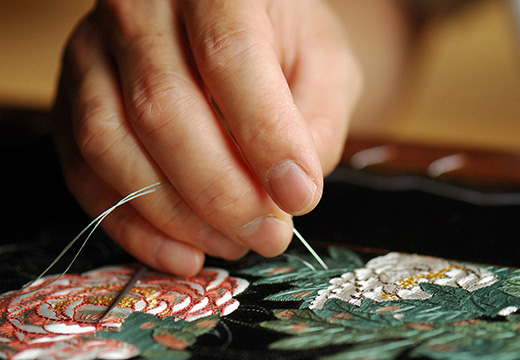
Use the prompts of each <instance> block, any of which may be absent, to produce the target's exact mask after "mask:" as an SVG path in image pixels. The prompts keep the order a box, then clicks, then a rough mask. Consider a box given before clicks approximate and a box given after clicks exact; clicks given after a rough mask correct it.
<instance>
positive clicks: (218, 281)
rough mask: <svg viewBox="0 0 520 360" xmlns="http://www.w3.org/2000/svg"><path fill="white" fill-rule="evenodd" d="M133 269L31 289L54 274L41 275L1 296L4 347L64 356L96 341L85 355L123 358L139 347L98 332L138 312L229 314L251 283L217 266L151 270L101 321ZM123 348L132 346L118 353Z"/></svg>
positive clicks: (1, 341)
mask: <svg viewBox="0 0 520 360" xmlns="http://www.w3.org/2000/svg"><path fill="white" fill-rule="evenodd" d="M134 272H135V267H134V266H131V265H127V266H114V267H107V268H102V269H99V270H94V271H90V272H87V273H84V274H82V275H74V274H71V275H65V276H63V277H62V278H61V279H59V280H58V281H55V282H53V283H51V284H49V285H48V286H45V287H43V288H41V289H38V290H37V291H34V292H30V293H27V291H29V290H31V289H32V288H36V287H39V286H40V285H42V284H44V283H47V282H49V281H50V280H51V278H43V279H41V280H40V281H38V282H36V283H34V284H32V285H31V286H30V287H29V288H26V289H24V291H23V292H20V295H17V292H11V293H7V294H4V295H3V296H2V297H0V306H1V308H0V323H1V325H0V349H4V350H3V353H4V354H6V355H8V354H11V355H12V354H14V352H15V351H16V350H21V349H25V350H27V351H29V350H28V348H33V349H34V351H43V349H46V350H45V351H50V352H51V353H52V352H55V350H54V349H56V352H58V353H60V354H62V355H63V354H66V353H67V352H68V351H69V350H67V349H69V348H70V346H72V347H76V350H77V351H79V350H80V348H81V351H83V349H91V348H92V347H91V346H90V347H89V346H84V343H85V341H87V342H89V344H95V345H96V346H95V348H96V350H95V351H94V350H88V354H87V355H85V356H86V357H80V358H81V359H87V358H88V359H91V358H95V357H96V356H99V352H100V351H101V352H102V351H104V350H100V349H101V348H103V346H105V347H106V349H109V350H110V349H119V350H118V351H119V353H124V354H127V355H128V356H126V355H125V357H123V358H127V357H130V356H135V355H136V349H135V348H132V347H131V346H130V345H128V344H125V343H123V342H116V341H113V340H102V339H98V338H96V337H95V332H96V331H98V330H110V329H117V328H120V327H121V324H122V323H123V322H124V320H125V319H126V318H127V317H128V316H129V315H130V314H131V313H133V312H135V311H139V312H143V313H147V314H152V315H156V316H158V317H160V318H164V317H173V318H174V319H175V320H180V319H183V320H186V321H192V320H195V319H198V318H201V317H204V316H208V315H212V314H221V315H227V314H229V313H231V312H232V311H234V310H235V309H236V308H237V307H238V306H239V303H238V301H237V300H236V299H234V298H233V296H234V295H237V294H239V293H240V292H242V291H243V290H244V289H246V288H247V286H248V285H249V283H248V282H247V281H246V280H243V279H239V278H233V277H230V276H229V274H228V272H227V271H225V270H222V269H217V268H205V269H203V270H202V271H201V273H200V274H199V275H197V276H194V277H190V278H185V279H180V278H175V277H172V276H170V275H166V274H163V273H158V272H149V273H148V274H147V275H146V276H145V277H143V278H142V279H141V280H140V281H138V282H137V283H136V284H135V285H134V287H133V288H132V289H131V291H130V292H129V293H128V295H127V296H125V297H124V298H123V299H122V300H121V301H120V303H119V305H118V306H117V307H116V308H114V309H113V310H112V312H111V313H110V315H109V316H108V317H107V318H106V319H104V320H103V321H99V319H100V317H101V316H102V315H103V314H104V312H105V311H106V309H107V307H108V306H109V305H110V304H111V303H112V301H113V300H114V299H115V297H116V296H117V295H118V294H119V292H120V291H121V290H122V288H123V287H124V285H125V284H126V283H127V281H128V280H129V279H130V277H131V276H132V274H133V273H134ZM94 340H95V341H94ZM74 344H76V345H74ZM80 345H81V346H80ZM125 346H126V347H128V349H127V350H125V351H120V350H121V349H122V348H125ZM49 349H51V350H49ZM59 349H63V351H62V350H59ZM125 349H126V348H125ZM85 351H87V350H85ZM116 353H117V351H116ZM42 354H43V353H42ZM91 354H97V355H96V356H93V357H92V356H91ZM0 355H1V353H0ZM75 355H78V354H76V353H75ZM46 356H47V355H46ZM111 356H112V355H111ZM114 356H115V355H114ZM51 357H52V356H51ZM57 358H68V356H66V355H63V356H58V357H57Z"/></svg>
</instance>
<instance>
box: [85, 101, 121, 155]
mask: <svg viewBox="0 0 520 360" xmlns="http://www.w3.org/2000/svg"><path fill="white" fill-rule="evenodd" d="M76 116H77V118H78V125H77V126H76V130H75V137H76V143H77V145H78V148H79V150H80V152H81V153H82V155H83V156H84V157H85V158H86V159H89V160H90V161H96V160H100V159H101V158H103V157H104V156H105V155H106V154H107V153H108V152H109V150H110V149H111V148H112V147H113V146H114V144H115V143H116V141H117V140H116V139H115V136H114V133H115V129H114V126H119V125H117V124H119V120H120V119H119V118H118V116H117V115H115V114H113V113H111V112H110V111H109V110H108V109H107V108H106V106H105V100H104V99H103V98H102V97H100V96H97V97H92V98H90V99H88V100H85V101H84V102H82V103H81V104H80V105H78V107H77V115H76Z"/></svg>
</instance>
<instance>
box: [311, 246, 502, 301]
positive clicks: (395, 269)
mask: <svg viewBox="0 0 520 360" xmlns="http://www.w3.org/2000/svg"><path fill="white" fill-rule="evenodd" d="M496 280H497V277H496V275H495V274H493V273H491V272H489V271H487V270H485V269H483V268H479V267H477V266H468V265H460V264H456V263H453V262H451V261H448V260H445V259H440V258H435V257H430V256H420V255H410V254H401V253H389V254H388V255H385V256H381V257H377V258H374V259H372V260H370V261H369V262H367V264H366V265H365V267H363V268H361V269H357V270H354V272H349V273H345V274H343V275H342V276H341V277H338V278H334V279H332V280H330V284H331V286H329V287H328V288H327V289H326V290H322V291H320V292H319V294H318V296H317V297H316V299H314V300H313V302H312V303H311V305H310V306H309V307H310V308H311V309H321V308H323V305H324V304H325V302H326V301H327V300H328V299H330V298H337V299H340V300H343V301H346V302H349V303H351V304H353V305H357V306H359V305H361V303H362V302H363V299H371V300H374V301H377V302H382V301H393V300H401V299H408V300H425V299H428V298H430V297H431V296H432V295H431V294H430V293H428V292H426V291H423V290H422V289H421V286H420V283H422V282H428V283H432V284H437V285H445V286H453V287H460V288H462V289H464V290H467V291H475V290H477V289H480V288H483V287H486V286H489V285H491V284H492V283H494V282H495V281H496Z"/></svg>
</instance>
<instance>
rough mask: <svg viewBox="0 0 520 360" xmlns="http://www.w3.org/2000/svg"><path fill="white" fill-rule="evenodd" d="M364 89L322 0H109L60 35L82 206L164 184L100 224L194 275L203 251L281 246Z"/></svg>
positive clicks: (60, 116)
mask: <svg viewBox="0 0 520 360" xmlns="http://www.w3.org/2000/svg"><path fill="white" fill-rule="evenodd" d="M359 88H360V74H359V70H358V67H357V65H356V63H355V61H354V60H353V57H352V55H351V52H350V50H349V47H348V44H347V41H346V39H345V36H344V31H343V29H342V27H341V25H340V24H339V22H337V20H336V19H335V17H334V16H333V14H332V13H331V12H330V11H329V10H328V8H327V7H326V6H325V5H324V4H323V3H321V2H319V1H312V0H311V1H302V0H287V1H278V0H276V1H267V0H262V1H260V0H255V1H244V0H229V1H209V0H208V1H166V0H155V1H144V0H114V1H109V0H105V1H100V2H99V3H98V5H97V6H96V8H95V9H94V10H93V12H92V13H90V14H89V15H88V16H87V17H86V18H85V19H84V20H83V21H82V22H81V23H80V25H79V27H78V28H77V30H76V31H75V32H74V34H73V35H72V37H71V39H70V41H69V43H68V46H67V49H66V52H65V56H64V63H63V70H62V76H61V81H60V87H59V91H58V96H57V100H56V104H55V117H56V122H55V125H56V126H55V128H56V129H55V142H56V144H57V149H58V151H59V153H60V155H61V159H62V163H63V168H64V172H65V177H66V181H67V184H68V186H69V188H70V190H71V192H72V193H73V194H74V195H75V196H76V198H77V199H78V201H79V202H80V204H81V205H82V206H83V207H84V208H85V210H86V211H87V212H88V213H89V214H91V215H97V214H99V213H101V212H102V211H104V210H105V209H106V208H108V207H110V206H111V205H113V204H114V203H115V202H117V201H118V200H119V199H120V198H121V197H123V196H124V195H127V194H129V193H131V192H133V191H135V190H137V189H139V188H142V187H144V186H147V185H150V184H152V183H155V182H168V183H171V184H172V188H170V189H167V190H162V191H160V192H157V193H154V194H152V195H147V197H143V198H140V199H137V200H134V201H133V202H132V203H130V205H126V206H125V207H123V208H121V209H119V210H117V211H116V212H115V213H114V214H112V215H110V216H109V217H108V218H107V219H106V220H105V221H104V223H103V226H104V228H105V230H106V231H107V232H108V234H110V235H111V236H112V237H113V238H114V239H116V240H117V241H118V242H119V243H120V244H121V245H122V246H123V247H124V248H125V249H126V250H127V251H129V252H130V253H131V254H133V255H134V256H135V257H137V258H138V259H139V260H141V261H143V262H144V263H146V264H148V265H150V266H152V267H155V268H157V269H159V270H163V271H167V272H171V273H175V274H178V275H181V276H187V275H193V274H194V273H196V272H198V271H199V270H200V268H201V266H202V264H203V262H204V253H206V254H209V255H212V256H217V257H222V258H225V259H235V258H238V257H240V256H243V255H244V254H245V253H246V252H247V251H248V250H249V249H252V250H254V251H256V252H258V253H260V254H262V255H265V256H274V255H278V254H280V253H281V252H283V251H284V250H285V248H286V247H287V245H288V243H289V241H290V239H291V238H292V217H291V215H300V214H304V213H306V212H308V211H310V210H312V209H313V208H314V207H315V206H316V204H317V203H318V201H319V199H320V196H321V192H322V186H323V172H329V171H331V170H332V168H333V167H334V166H335V165H336V164H337V162H338V161H339V158H340V155H341V151H342V148H343V144H344V141H345V136H346V132H347V125H348V115H349V113H350V111H351V110H352V107H353V105H354V102H355V100H356V98H357V96H358V92H359ZM217 110H218V111H217ZM219 112H220V113H221V114H222V118H221V117H220V116H219V115H218V114H219ZM222 119H225V121H224V120H222Z"/></svg>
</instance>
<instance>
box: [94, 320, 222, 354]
mask: <svg viewBox="0 0 520 360" xmlns="http://www.w3.org/2000/svg"><path fill="white" fill-rule="evenodd" d="M218 321H219V316H218V315H217V314H214V315H210V316H207V317H204V318H201V319H198V320H195V321H190V322H188V321H185V320H178V321H175V319H174V318H173V317H170V318H165V319H160V318H158V317H156V316H154V315H150V314H144V313H141V312H134V313H132V314H131V315H130V316H129V317H128V318H127V319H126V320H125V322H124V323H123V325H122V326H121V329H120V331H118V332H116V331H100V332H98V333H97V336H99V337H102V338H105V339H116V340H121V341H126V342H129V343H132V344H134V345H136V346H137V347H138V348H139V350H140V351H141V355H142V357H144V358H145V359H154V360H155V359H164V358H165V357H166V358H168V359H187V358H189V357H190V353H189V351H187V350H185V349H186V348H187V347H189V346H191V345H193V344H194V343H195V341H196V340H197V337H199V336H200V335H203V334H205V333H207V332H208V331H210V330H212V329H213V328H214V327H215V326H216V325H217V324H218Z"/></svg>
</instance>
